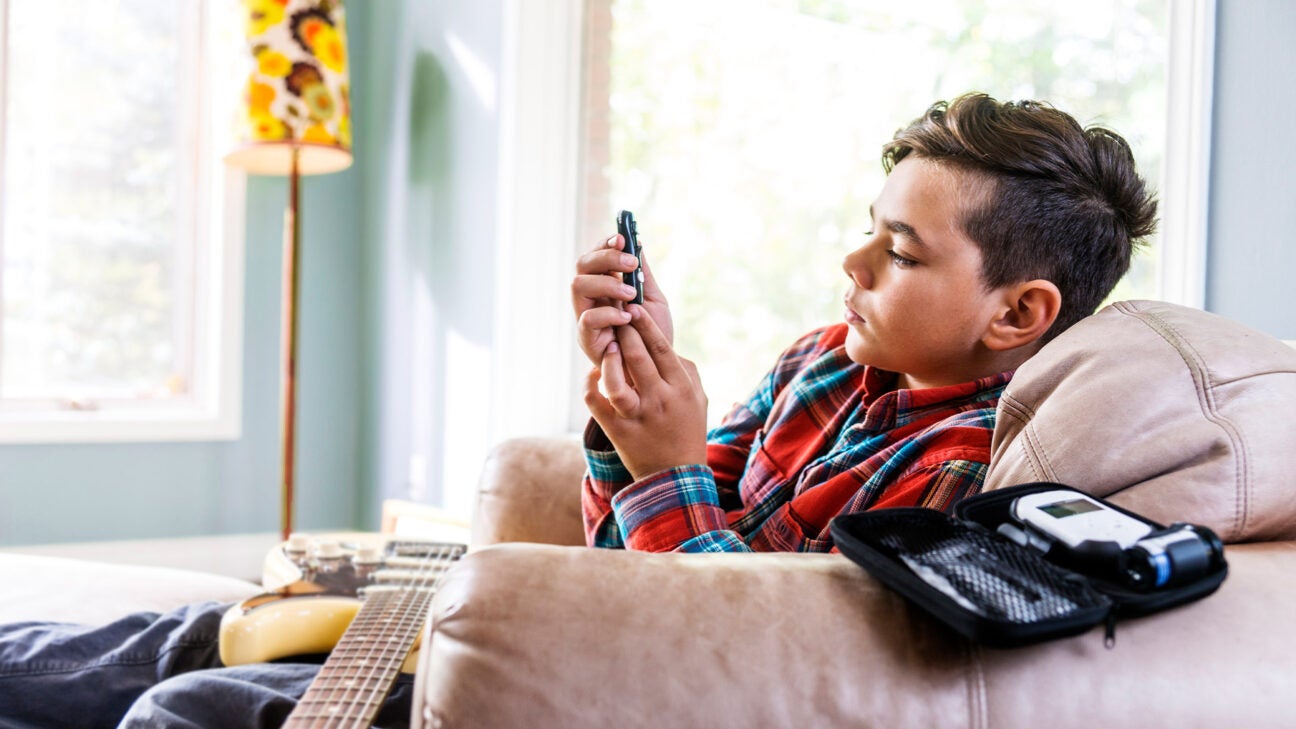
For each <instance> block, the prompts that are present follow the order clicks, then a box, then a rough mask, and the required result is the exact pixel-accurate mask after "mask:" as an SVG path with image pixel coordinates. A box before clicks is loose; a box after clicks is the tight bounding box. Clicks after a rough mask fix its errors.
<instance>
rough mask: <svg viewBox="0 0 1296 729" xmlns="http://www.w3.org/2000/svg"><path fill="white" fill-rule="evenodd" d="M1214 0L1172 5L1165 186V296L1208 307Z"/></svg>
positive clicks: (1173, 3) (1163, 221)
mask: <svg viewBox="0 0 1296 729" xmlns="http://www.w3.org/2000/svg"><path fill="white" fill-rule="evenodd" d="M1214 86H1215V0H1182V1H1176V2H1172V3H1170V62H1169V64H1168V77H1167V79H1166V118H1167V124H1166V156H1165V172H1164V182H1163V188H1162V190H1161V240H1162V243H1161V246H1162V250H1167V251H1168V250H1180V251H1182V254H1181V255H1179V256H1175V257H1173V258H1169V257H1165V256H1163V257H1162V258H1161V267H1160V268H1161V271H1160V276H1161V281H1160V286H1161V298H1162V299H1165V300H1166V301H1171V302H1174V303H1177V304H1184V305H1186V306H1193V307H1196V308H1199V309H1201V308H1205V305H1206V266H1207V251H1206V246H1207V224H1208V222H1209V220H1208V217H1209V211H1210V155H1211V112H1212V105H1213V103H1214Z"/></svg>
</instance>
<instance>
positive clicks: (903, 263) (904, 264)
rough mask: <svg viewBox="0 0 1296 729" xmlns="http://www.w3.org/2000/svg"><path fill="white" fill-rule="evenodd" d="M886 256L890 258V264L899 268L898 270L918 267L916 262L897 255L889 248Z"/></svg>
mask: <svg viewBox="0 0 1296 729" xmlns="http://www.w3.org/2000/svg"><path fill="white" fill-rule="evenodd" d="M887 255H888V256H890V258H891V262H892V263H894V264H895V265H897V266H899V267H900V268H909V267H910V266H916V265H918V262H917V261H915V260H913V259H912V258H905V257H904V256H902V255H900V254H899V253H896V252H895V250H893V249H890V248H888V249H887Z"/></svg>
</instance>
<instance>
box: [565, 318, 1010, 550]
mask: <svg viewBox="0 0 1296 729" xmlns="http://www.w3.org/2000/svg"><path fill="white" fill-rule="evenodd" d="M845 341H846V325H845V324H838V325H834V326H830V327H826V328H823V329H818V330H816V331H813V332H811V333H810V334H808V335H806V336H804V337H802V338H801V339H800V340H798V341H797V342H796V344H794V345H793V346H792V347H790V348H789V349H788V350H786V351H785V352H784V353H783V354H782V355H781V356H780V357H779V360H778V362H777V363H776V364H775V366H774V368H773V369H771V370H770V372H769V373H768V374H767V375H766V376H765V378H764V379H763V380H762V382H761V384H760V385H759V386H758V387H757V388H756V390H755V392H753V393H752V395H751V397H750V398H749V399H748V400H747V402H745V403H741V404H738V405H735V406H734V408H733V410H731V411H730V412H729V414H728V415H727V416H726V417H725V419H724V421H723V422H722V423H721V424H720V425H719V426H717V427H716V428H714V429H713V430H712V431H711V432H710V433H709V434H708V435H707V463H706V464H697V465H689V466H679V467H676V468H672V469H668V470H665V471H661V472H658V473H654V474H652V475H650V476H648V477H646V478H644V479H641V480H639V481H633V479H632V477H631V476H630V473H629V471H627V470H626V468H625V466H624V465H623V464H622V463H621V460H620V457H619V456H618V455H617V453H616V451H615V450H611V449H610V446H606V437H604V436H602V432H601V431H599V430H598V428H597V426H596V425H595V424H593V423H591V426H592V427H591V429H590V430H589V431H587V434H586V448H585V456H586V462H587V464H588V471H587V472H586V474H585V479H584V483H583V486H582V505H583V511H584V519H585V531H586V539H587V541H588V542H589V544H590V545H591V546H595V547H611V548H630V549H637V550H644V551H653V552H666V551H685V552H736V551H771V552H772V551H785V552H827V551H831V550H832V549H833V543H832V537H831V536H830V534H829V532H828V523H829V522H830V521H831V520H832V518H833V517H834V516H836V515H838V514H847V513H851V512H856V511H863V510H868V509H878V508H885V507H894V506H923V507H928V508H933V509H940V510H942V511H948V510H949V509H950V508H952V507H953V505H954V504H955V503H957V502H958V501H960V500H961V499H963V498H964V497H967V496H971V495H972V494H975V493H977V492H978V491H979V490H980V488H981V484H982V482H983V481H984V479H985V473H986V469H987V468H988V466H989V462H990V435H991V432H992V431H993V429H994V422H995V406H996V405H997V404H998V402H999V396H1000V394H1001V393H1002V392H1003V389H1004V386H1005V385H1007V383H1008V381H1009V379H1010V378H1011V377H1012V373H1011V372H1004V373H1001V374H999V375H996V376H993V377H986V378H982V379H979V380H975V381H973V382H968V383H964V384H961V385H951V386H948V387H938V388H931V389H923V390H897V389H895V380H896V376H895V375H894V374H892V373H888V372H884V371H882V370H878V369H875V368H872V367H864V366H861V365H857V364H855V363H854V362H852V361H851V360H850V358H849V357H848V356H847V354H846V351H845V347H844V343H845ZM598 441H602V443H599V442H598ZM604 448H607V449H604Z"/></svg>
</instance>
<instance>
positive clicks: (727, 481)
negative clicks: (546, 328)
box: [581, 330, 826, 552]
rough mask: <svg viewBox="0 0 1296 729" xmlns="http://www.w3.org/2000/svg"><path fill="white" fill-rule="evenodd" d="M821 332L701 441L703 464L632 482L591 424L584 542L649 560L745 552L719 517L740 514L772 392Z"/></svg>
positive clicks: (786, 356)
mask: <svg viewBox="0 0 1296 729" xmlns="http://www.w3.org/2000/svg"><path fill="white" fill-rule="evenodd" d="M824 331H826V330H816V331H814V332H811V333H810V334H807V335H806V336H804V337H802V338H801V339H799V340H798V341H797V342H796V343H795V344H793V345H792V346H791V347H789V348H788V349H787V350H785V351H784V352H783V353H782V354H781V355H780V356H779V358H778V360H777V361H776V362H775V364H774V366H773V367H772V368H771V369H770V370H769V371H768V372H767V373H766V375H765V376H764V377H763V378H762V379H761V381H760V382H759V383H758V384H757V386H756V388H755V389H754V390H753V391H752V393H751V395H749V396H748V398H747V399H746V400H745V401H744V402H741V403H738V404H736V405H734V407H733V409H731V410H730V411H729V413H728V414H727V415H726V416H725V418H724V420H722V421H721V423H720V425H718V426H716V427H715V428H713V429H712V430H711V431H710V432H709V433H707V463H706V464H695V465H690V466H679V467H676V468H671V469H667V470H665V471H661V472H659V473H656V474H653V475H651V476H648V477H647V478H644V479H642V480H640V481H638V482H635V481H634V480H633V477H632V476H631V475H630V472H629V471H628V470H627V469H626V468H625V465H624V464H623V463H622V462H621V458H620V456H618V455H617V453H616V451H615V450H614V449H613V447H612V444H611V442H610V441H608V439H607V436H606V435H605V434H604V433H603V431H602V429H601V428H599V427H598V424H597V423H595V422H593V421H590V425H589V427H587V428H586V431H585V462H586V465H587V467H588V468H587V471H586V473H585V478H584V480H583V483H582V489H581V510H582V516H583V519H584V523H585V539H586V542H587V543H588V544H589V545H590V546H591V547H609V548H626V549H636V550H644V551H652V552H669V551H684V552H749V551H751V547H750V546H748V545H747V543H746V542H745V541H744V540H743V539H742V537H741V535H739V534H738V533H737V532H735V531H733V530H731V529H729V528H728V517H727V516H726V511H727V510H737V509H739V508H741V504H742V499H741V497H740V494H739V484H740V482H741V481H742V476H743V472H744V471H745V470H746V467H747V460H748V456H749V454H750V452H751V446H752V443H754V442H755V439H756V436H757V435H758V434H759V432H760V430H761V429H762V428H763V427H764V426H765V424H766V421H767V419H768V418H769V416H770V413H771V412H772V411H773V409H774V404H775V400H776V399H777V397H778V395H779V392H780V391H781V390H782V389H783V388H784V387H785V386H786V385H787V383H788V381H789V380H791V378H792V377H793V376H794V375H795V373H796V372H797V371H799V369H800V368H801V367H802V366H803V365H804V363H805V362H806V361H808V360H810V359H813V358H814V357H815V356H817V355H818V354H819V353H820V352H821V351H822V350H823V349H824V346H825V345H824V342H823V333H824Z"/></svg>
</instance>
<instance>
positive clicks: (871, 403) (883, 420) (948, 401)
mask: <svg viewBox="0 0 1296 729" xmlns="http://www.w3.org/2000/svg"><path fill="white" fill-rule="evenodd" d="M1012 376H1013V370H1008V371H1007V372H1000V373H999V374H997V375H991V376H989V377H982V378H979V379H976V380H972V381H971V382H964V383H961V384H958V385H946V386H944V387H929V388H923V389H920V390H905V389H897V388H896V380H897V379H898V378H897V376H896V373H894V372H887V371H885V370H880V369H877V368H876V367H865V368H864V384H863V390H864V401H863V404H864V407H865V408H866V410H865V413H864V420H863V422H862V425H863V426H864V429H865V430H866V431H869V432H880V431H883V430H892V429H894V428H897V427H902V426H905V425H908V424H910V423H912V422H914V421H916V420H919V419H922V418H923V417H925V416H927V415H929V414H931V413H932V412H933V411H935V412H940V413H948V412H951V411H953V410H958V409H964V408H966V406H968V405H970V404H973V403H982V405H981V407H992V406H993V405H994V404H996V403H998V401H999V395H1000V394H1001V393H1002V392H1003V389H1004V387H1005V386H1006V385H1007V384H1008V381H1009V380H1011V379H1012Z"/></svg>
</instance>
